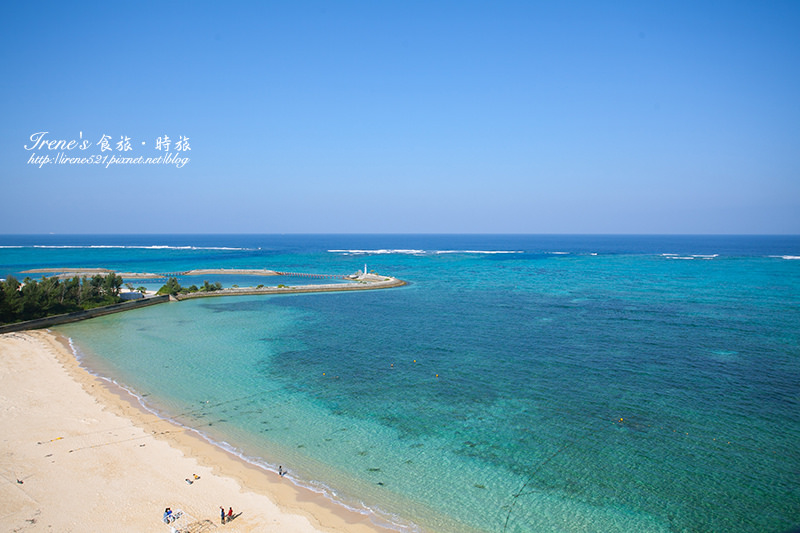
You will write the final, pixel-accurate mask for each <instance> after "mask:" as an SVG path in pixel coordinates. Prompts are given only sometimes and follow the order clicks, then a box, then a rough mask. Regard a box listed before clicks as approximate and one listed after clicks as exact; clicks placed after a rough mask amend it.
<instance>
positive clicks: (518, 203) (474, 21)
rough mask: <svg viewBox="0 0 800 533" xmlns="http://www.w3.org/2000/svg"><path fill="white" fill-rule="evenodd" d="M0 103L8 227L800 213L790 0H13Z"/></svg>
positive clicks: (138, 229)
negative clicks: (53, 143) (108, 159)
mask: <svg viewBox="0 0 800 533" xmlns="http://www.w3.org/2000/svg"><path fill="white" fill-rule="evenodd" d="M0 117H2V118H0V124H2V127H1V128H0V185H2V189H3V191H4V194H3V201H2V208H0V232H2V233H48V232H56V233H239V232H241V233H290V232H296V233H339V232H341V233H349V232H377V233H383V232H391V233H418V232H421V233H428V232H433V233H800V2H797V1H787V2H781V1H769V2H761V1H753V2H736V1H720V2H703V1H699V2H695V1H692V2H639V1H635V2H597V1H590V2H577V1H574V2H571V1H565V2H549V1H548V2H534V1H526V2H502V1H501V2H494V1H491V2H490V1H485V2H465V1H454V2H444V1H440V2H434V1H431V2H413V1H411V2H409V1H403V2H375V1H364V2H335V1H325V2H302V1H301V2H221V1H220V2H186V3H176V2H152V3H148V2H144V3H140V2H128V3H119V2H102V3H94V4H91V3H84V2H78V3H71V2H52V3H50V2H13V3H12V2H4V3H3V4H2V7H0ZM41 131H47V132H49V133H48V135H47V138H49V139H65V140H70V139H78V140H83V139H86V140H89V141H91V142H92V143H93V146H91V147H89V148H88V149H87V150H85V151H83V152H82V151H81V150H80V149H73V150H71V151H68V150H52V151H50V150H45V149H40V150H34V151H29V150H26V149H25V148H24V146H25V145H30V144H31V141H30V136H31V135H33V134H34V133H36V132H41ZM80 135H82V136H83V137H80ZM103 135H109V136H110V137H111V138H112V141H113V144H112V146H113V145H114V144H115V143H116V141H118V140H119V139H120V137H121V136H127V137H129V138H130V139H131V146H132V150H131V151H129V152H125V153H123V152H119V151H114V150H112V151H110V152H109V151H107V152H103V153H102V154H104V155H112V154H116V155H118V156H126V157H138V156H140V155H141V156H144V157H150V156H153V157H157V156H158V155H162V152H159V151H157V150H156V149H155V141H156V139H157V138H158V137H160V136H163V135H168V136H169V137H170V138H171V139H172V140H173V141H174V140H177V139H178V138H179V136H185V137H188V138H189V145H190V147H191V151H190V152H186V153H185V154H186V155H187V156H188V157H189V158H190V160H189V162H188V163H187V164H186V166H184V167H183V168H176V167H175V166H172V165H163V164H162V165H132V164H124V165H115V166H111V167H108V168H106V167H105V166H104V165H87V164H74V165H55V164H49V165H44V166H42V167H41V168H40V167H39V166H38V165H36V164H30V163H29V160H30V157H31V155H45V154H48V153H49V155H50V156H51V157H55V155H56V154H57V153H58V152H59V151H61V152H65V155H67V156H69V157H88V156H91V155H95V154H97V155H98V156H99V155H102V154H101V149H100V147H99V146H97V145H96V144H94V143H96V142H97V141H99V140H100V138H101V137H102V136H103ZM142 142H145V143H146V144H145V145H144V146H142ZM81 152H82V153H81ZM179 155H181V156H183V154H179Z"/></svg>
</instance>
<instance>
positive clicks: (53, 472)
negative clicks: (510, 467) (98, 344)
mask: <svg viewBox="0 0 800 533" xmlns="http://www.w3.org/2000/svg"><path fill="white" fill-rule="evenodd" d="M132 400H133V399H132V398H131V397H130V395H128V394H127V393H125V392H124V391H121V390H113V388H112V387H110V386H109V385H108V384H107V383H106V382H105V381H104V380H100V379H98V378H96V377H94V376H92V375H91V374H89V373H88V372H86V371H85V370H83V369H82V368H81V367H80V366H79V365H78V363H77V362H76V360H75V359H74V357H73V355H72V353H71V351H70V350H69V348H68V347H67V346H65V344H64V339H62V338H60V337H58V336H56V335H54V334H52V333H50V332H47V331H35V332H23V333H9V334H5V335H0V427H2V432H1V433H0V454H1V456H0V530H2V531H20V532H23V531H24V532H36V531H48V532H51V531H58V532H76V533H77V532H87V533H91V532H103V533H107V532H109V531H113V532H115V533H118V532H131V533H134V532H135V533H143V532H145V533H146V532H151V531H152V532H159V533H164V532H168V531H169V528H168V526H166V525H165V524H164V523H163V522H162V521H161V517H162V514H163V512H164V509H165V508H166V507H170V508H171V509H173V510H176V509H182V510H183V511H184V512H186V513H187V514H188V515H191V517H193V519H194V520H195V523H194V526H193V527H192V528H191V529H190V531H192V532H201V531H202V532H208V531H231V532H233V531H236V532H256V531H258V532H261V531H264V532H278V531H282V532H298V533H306V532H308V533H313V532H334V533H335V532H353V533H368V532H372V533H375V532H384V533H385V531H387V530H384V529H382V528H380V527H378V526H376V525H374V524H372V523H371V522H370V521H369V519H368V518H366V517H365V516H364V515H361V514H358V513H355V512H350V511H347V510H346V509H344V508H340V507H339V506H336V505H334V504H332V503H331V502H329V501H328V500H326V499H325V498H324V497H322V496H320V495H318V494H315V493H313V492H311V491H308V490H305V489H300V488H298V487H296V486H295V485H293V484H292V483H291V482H290V481H289V480H288V479H285V478H281V477H279V476H278V475H277V474H275V473H271V472H265V471H264V470H261V469H258V468H255V467H253V466H251V465H248V464H247V463H245V462H243V461H241V460H239V459H237V458H236V457H234V456H232V455H231V454H228V453H226V452H224V451H223V450H221V449H219V448H217V447H215V446H212V445H211V444H209V443H207V442H206V441H204V440H202V439H201V438H199V437H198V436H196V435H195V434H194V433H192V432H189V431H186V430H184V429H183V428H180V427H177V426H175V425H173V424H170V423H168V422H165V421H163V420H161V419H159V418H158V417H156V416H154V415H152V414H150V413H147V412H145V411H143V410H142V409H140V408H139V407H138V405H136V404H135V403H132ZM194 474H196V475H198V476H199V479H196V480H194V481H193V483H192V484H189V483H187V482H186V481H185V479H187V478H190V479H192V478H193V475H194ZM220 506H224V507H225V508H226V509H227V508H228V507H233V511H234V514H236V515H238V516H237V517H236V518H235V519H234V520H233V521H232V522H231V523H229V524H225V525H222V524H220V517H219V507H220Z"/></svg>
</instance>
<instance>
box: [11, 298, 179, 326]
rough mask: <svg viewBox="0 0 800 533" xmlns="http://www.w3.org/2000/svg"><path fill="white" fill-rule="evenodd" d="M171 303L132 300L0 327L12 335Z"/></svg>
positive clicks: (144, 299) (155, 300) (164, 300)
mask: <svg viewBox="0 0 800 533" xmlns="http://www.w3.org/2000/svg"><path fill="white" fill-rule="evenodd" d="M168 301H169V296H154V297H152V298H143V299H141V300H130V301H127V302H122V303H118V304H112V305H106V306H104V307H95V308H94V309H87V310H86V311H75V312H74V313H65V314H63V315H53V316H48V317H44V318H37V319H34V320H26V321H25V322H16V323H14V324H6V325H4V326H0V334H2V333H12V332H14V331H25V330H29V329H42V328H49V327H50V326H57V325H59V324H68V323H70V322H78V321H79V320H86V319H87V318H95V317H98V316H103V315H110V314H112V313H121V312H123V311H129V310H131V309H138V308H139V307H148V306H150V305H156V304H162V303H165V302H168Z"/></svg>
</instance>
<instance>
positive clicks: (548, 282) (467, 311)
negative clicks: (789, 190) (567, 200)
mask: <svg viewBox="0 0 800 533" xmlns="http://www.w3.org/2000/svg"><path fill="white" fill-rule="evenodd" d="M365 264H366V266H367V268H368V269H369V270H371V271H372V270H374V271H375V272H377V273H380V274H385V275H390V276H394V277H397V278H400V279H403V280H405V281H407V282H408V285H407V286H405V287H401V288H395V289H387V290H377V291H365V292H357V293H327V294H297V295H277V296H242V297H222V298H205V299H196V300H188V301H183V302H179V303H170V304H163V305H157V306H153V307H149V308H143V309H139V310H135V311H129V312H125V313H120V314H116V315H110V316H105V317H100V318H95V319H92V320H87V321H84V322H80V323H75V324H70V325H65V326H60V327H58V328H55V329H56V331H58V332H60V333H63V334H65V335H67V336H68V337H70V338H71V339H72V343H73V346H74V349H75V350H76V353H77V354H78V356H79V358H80V359H81V361H82V363H83V364H84V365H86V366H87V367H88V368H90V369H91V370H92V371H93V372H95V373H97V374H99V375H101V376H104V377H107V378H108V379H111V380H113V381H115V382H117V383H119V384H121V385H123V386H124V387H126V388H128V389H129V390H131V391H132V392H134V393H135V394H136V395H137V396H138V397H139V398H141V401H142V402H143V403H144V404H145V405H146V406H147V407H148V408H150V409H152V410H154V411H156V412H158V413H159V414H160V415H161V416H164V417H167V418H170V419H172V420H175V421H176V422H178V423H180V424H183V425H186V426H188V427H191V428H194V429H196V430H197V431H198V432H200V433H201V434H203V435H204V436H206V438H208V439H209V440H211V441H212V442H214V443H216V444H217V445H219V446H222V447H224V448H226V449H229V450H231V451H233V452H234V453H237V454H239V455H240V456H241V457H243V458H244V459H246V460H248V461H250V462H252V463H253V464H256V465H259V466H261V467H263V468H265V469H268V470H275V471H277V469H278V466H279V465H280V466H283V467H284V468H287V469H288V471H289V478H290V479H291V480H292V481H293V482H295V483H297V484H299V485H303V486H307V487H310V488H312V489H313V490H316V491H319V492H321V493H324V494H326V495H327V496H328V497H329V498H330V499H332V500H333V501H336V502H337V503H339V504H341V505H345V506H348V507H350V508H353V509H357V510H360V511H361V512H363V513H365V514H368V515H369V516H370V517H371V518H372V519H373V520H374V521H376V522H379V523H382V524H384V525H386V524H389V525H391V526H392V527H394V528H396V529H397V530H398V531H409V532H411V531H435V532H442V533H451V532H452V533H456V532H458V533H461V532H465V533H468V532H492V533H501V532H571V531H580V532H586V531H597V532H631V531H637V532H684V531H686V532H721V531H725V532H759V533H762V532H768V533H769V532H776V533H780V532H784V531H788V530H791V529H792V528H797V527H800V481H799V480H800V446H798V443H800V237H798V236H562V235H544V236H537V235H118V236H114V235H98V236H90V235H81V236H56V235H41V236H36V235H26V236H0V277H4V276H6V275H8V274H14V275H15V276H16V277H18V278H19V279H23V278H24V277H25V276H26V274H24V273H22V271H24V270H26V269H29V268H43V267H106V268H112V269H116V270H118V271H125V272H159V273H167V272H169V273H172V272H180V271H185V270H189V269H196V268H268V269H274V270H280V271H285V272H305V273H312V274H339V275H344V274H350V273H353V272H355V271H357V270H360V269H363V268H364V265H365ZM37 276H39V275H38V274H37ZM204 280H208V281H210V282H214V281H220V282H221V283H222V284H223V285H225V286H231V285H234V284H237V285H240V286H248V285H257V284H260V283H264V284H267V285H275V284H277V283H285V284H287V285H291V284H300V283H314V282H318V281H319V280H316V279H313V278H309V279H306V278H295V277H280V278H264V277H261V278H256V277H248V276H237V277H228V276H205V277H202V278H197V279H195V277H191V278H189V277H184V278H179V281H180V282H181V283H182V284H183V285H189V284H192V283H196V284H198V285H201V284H202V282H203V281H204ZM131 282H132V283H133V284H134V285H135V286H140V285H146V286H149V287H151V288H157V287H158V286H160V284H162V283H163V280H161V281H157V282H153V281H142V280H132V281H131Z"/></svg>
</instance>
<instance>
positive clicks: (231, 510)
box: [228, 507, 233, 522]
mask: <svg viewBox="0 0 800 533" xmlns="http://www.w3.org/2000/svg"><path fill="white" fill-rule="evenodd" d="M231 520H233V507H228V522H230V521H231Z"/></svg>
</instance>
